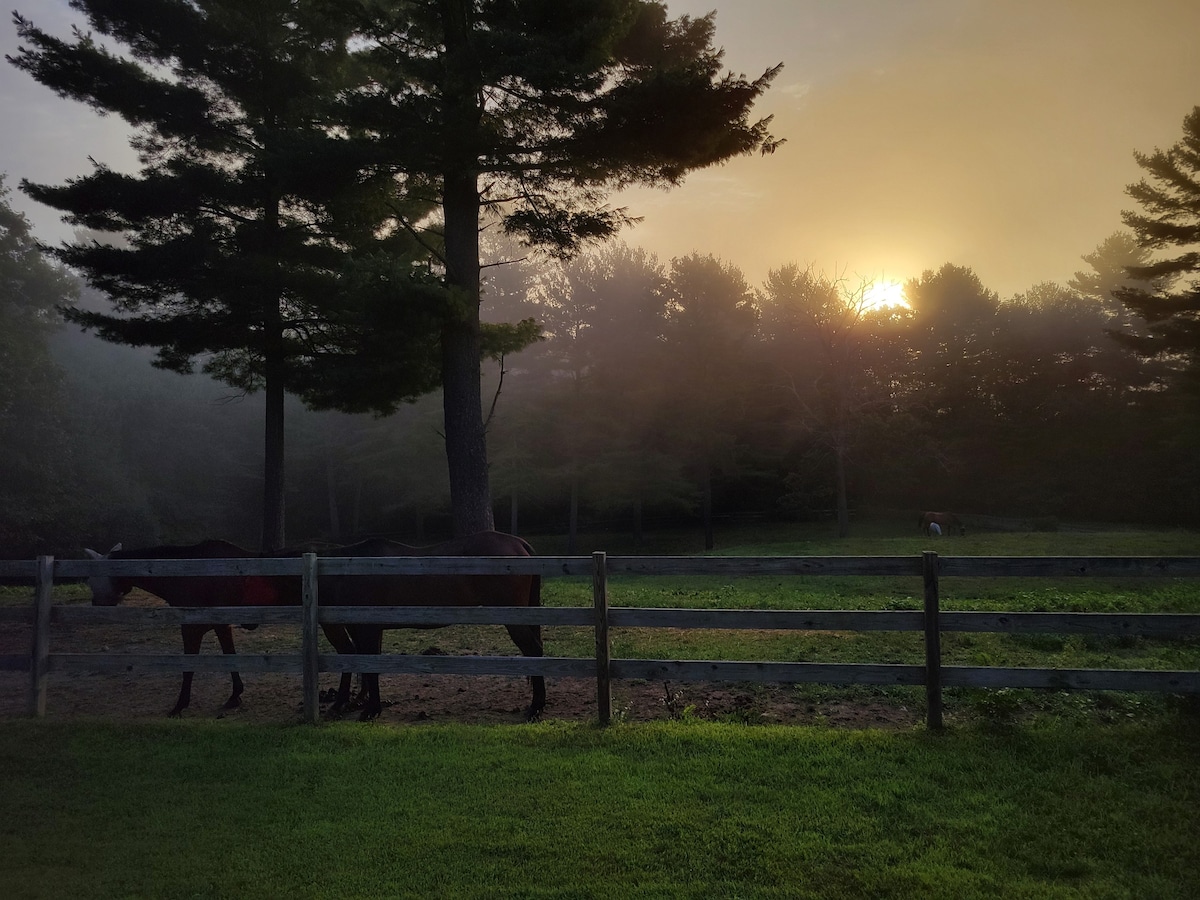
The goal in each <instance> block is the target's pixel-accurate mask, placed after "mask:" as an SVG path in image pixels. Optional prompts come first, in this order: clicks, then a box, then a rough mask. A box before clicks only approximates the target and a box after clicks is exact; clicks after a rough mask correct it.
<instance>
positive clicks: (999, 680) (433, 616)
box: [0, 552, 1200, 728]
mask: <svg viewBox="0 0 1200 900" xmlns="http://www.w3.org/2000/svg"><path fill="white" fill-rule="evenodd" d="M133 574H154V575H161V576H176V577H188V576H195V575H286V576H295V577H298V578H300V579H302V582H303V597H304V602H303V605H302V606H300V607H269V606H250V607H215V608H206V609H178V608H171V607H163V608H155V609H125V608H120V607H107V608H105V607H91V606H86V607H85V606H71V605H57V606H55V605H52V603H51V597H52V589H53V583H54V580H55V579H56V578H80V577H88V576H92V575H133ZM318 574H321V575H366V574H406V575H413V574H477V575H479V574H540V575H543V576H563V575H567V576H587V575H590V576H591V578H592V588H593V591H592V592H593V606H592V607H591V608H588V607H569V608H556V607H537V608H513V607H464V608H446V607H388V608H380V607H323V606H321V605H320V603H319V596H318V590H317V576H318ZM612 575H646V576H653V575H728V576H742V577H744V576H754V575H771V576H801V575H802V576H835V575H866V576H880V577H883V576H912V577H918V578H921V579H922V582H923V586H924V607H923V609H921V610H899V611H890V610H878V611H876V610H868V611H849V610H733V609H650V608H631V607H611V606H609V603H608V579H609V577H610V576H612ZM946 576H952V577H960V576H970V577H1026V578H1029V577H1032V578H1046V577H1059V578H1062V577H1076V576H1078V577H1110V578H1111V577H1118V578H1161V577H1196V576H1200V557H965V556H964V557H940V556H938V555H937V554H936V553H933V552H926V553H924V554H922V555H921V556H919V557H915V556H896V557H642V556H612V557H610V556H607V555H606V554H604V553H595V554H593V555H592V556H591V557H584V556H570V557H522V558H512V557H487V558H463V557H390V558H386V559H365V558H341V557H326V558H318V557H317V556H315V555H313V554H308V555H306V556H304V557H302V558H289V559H238V560H163V559H159V560H134V559H124V560H55V559H53V558H51V557H39V558H38V559H37V560H33V561H16V562H13V561H0V577H9V578H13V577H16V578H29V579H30V580H31V581H32V582H33V583H34V597H33V603H32V605H31V606H30V607H25V608H12V607H10V608H7V609H0V623H3V622H9V623H11V622H19V623H26V624H29V625H32V641H31V647H30V653H29V654H28V655H25V654H20V655H15V654H14V655H7V656H3V655H0V670H7V671H19V672H28V673H29V676H30V687H29V712H30V714H31V715H35V716H38V715H43V714H44V712H45V706H46V689H47V686H46V678H47V676H48V675H49V674H52V673H90V672H126V671H140V672H147V673H158V674H164V673H180V672H183V671H197V672H229V671H232V670H238V671H242V672H280V673H290V674H297V673H299V674H301V675H302V676H303V688H302V690H303V695H304V718H305V719H306V720H307V721H316V718H317V711H318V697H317V695H318V689H317V681H318V678H317V676H318V673H320V672H379V673H389V674H390V673H421V674H465V675H545V676H549V677H574V678H595V679H596V685H597V711H598V717H599V720H600V722H601V723H607V722H608V721H609V720H610V718H611V713H612V681H613V679H632V678H639V679H650V680H667V681H756V682H781V683H806V682H807V683H811V682H819V683H830V684H871V685H911V686H921V685H924V687H925V692H926V698H927V701H928V702H927V721H928V724H929V726H930V727H931V728H940V727H941V725H942V689H943V688H944V687H986V688H1000V687H1026V688H1052V689H1065V690H1113V691H1161V692H1170V693H1200V671H1158V670H1154V671H1150V670H1125V669H1052V668H1004V667H982V666H945V665H942V653H941V633H942V632H945V631H972V632H1007V633H1038V632H1041V633H1058V634H1087V635H1138V636H1147V637H1160V638H1161V637H1196V636H1200V614H1175V613H1020V612H942V611H941V609H940V592H941V588H940V582H941V578H942V577H946ZM186 623H196V624H199V623H217V624H261V625H299V626H300V627H301V646H300V648H299V652H298V653H296V654H286V653H285V654H276V653H272V654H244V653H241V654H238V655H236V656H185V655H183V654H127V653H82V654H79V653H74V654H73V653H53V652H51V648H50V627H51V625H54V624H66V625H76V624H78V625H83V624H162V625H168V624H175V625H177V624H186ZM355 623H385V624H389V625H430V624H440V625H456V624H464V625H465V624H474V625H507V624H540V625H549V626H554V625H558V626H576V627H580V626H582V627H588V628H592V629H594V631H595V645H596V652H595V656H594V657H590V658H589V657H541V658H526V657H519V656H517V657H510V656H490V657H489V656H482V657H453V656H431V657H430V656H413V655H404V654H385V655H381V656H375V655H352V654H347V655H334V654H324V653H321V652H320V648H319V645H318V634H319V627H318V626H319V625H321V624H355ZM613 628H684V629H686V628H704V629H756V630H766V629H792V630H819V631H920V632H923V633H924V640H925V664H924V665H903V664H870V663H845V664H835V663H804V662H765V661H748V662H735V661H716V660H658V659H613V658H612V656H611V640H610V632H611V629H613Z"/></svg>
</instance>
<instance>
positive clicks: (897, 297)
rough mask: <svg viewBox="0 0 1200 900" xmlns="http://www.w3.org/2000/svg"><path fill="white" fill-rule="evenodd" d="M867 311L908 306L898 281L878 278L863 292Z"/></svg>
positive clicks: (902, 286) (902, 288) (901, 285)
mask: <svg viewBox="0 0 1200 900" xmlns="http://www.w3.org/2000/svg"><path fill="white" fill-rule="evenodd" d="M863 301H864V303H865V306H866V308H867V309H883V308H884V307H887V306H904V307H907V306H908V301H907V300H906V299H905V298H904V285H903V284H902V283H901V282H899V281H890V280H887V279H883V278H880V279H878V280H876V281H873V282H872V283H871V284H870V285H868V286H867V288H866V290H865V291H864V292H863Z"/></svg>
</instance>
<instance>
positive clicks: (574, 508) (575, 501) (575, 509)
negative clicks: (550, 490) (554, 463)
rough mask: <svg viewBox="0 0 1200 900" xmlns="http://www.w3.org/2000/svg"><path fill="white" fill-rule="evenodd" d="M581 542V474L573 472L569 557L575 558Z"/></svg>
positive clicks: (568, 544) (568, 528)
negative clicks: (576, 549)
mask: <svg viewBox="0 0 1200 900" xmlns="http://www.w3.org/2000/svg"><path fill="white" fill-rule="evenodd" d="M578 541H579V474H578V473H577V472H575V471H572V472H571V511H570V514H569V521H568V523H567V555H568V556H574V555H575V548H576V547H577V545H578Z"/></svg>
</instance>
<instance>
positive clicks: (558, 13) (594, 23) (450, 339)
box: [350, 0, 778, 532]
mask: <svg viewBox="0 0 1200 900" xmlns="http://www.w3.org/2000/svg"><path fill="white" fill-rule="evenodd" d="M350 6H352V7H355V8H358V9H359V10H360V11H361V13H362V16H363V19H362V21H361V31H362V37H363V38H364V41H365V47H364V50H363V52H364V54H365V55H366V56H367V57H368V58H369V60H370V63H371V64H372V65H373V66H374V69H373V71H374V73H375V74H376V77H378V79H379V83H378V85H377V86H376V89H374V90H372V91H369V92H361V93H359V94H356V95H352V96H351V98H350V99H351V100H353V101H354V102H355V103H356V105H357V115H358V118H357V119H355V120H354V121H356V122H358V123H361V124H362V126H363V127H364V128H367V129H370V130H372V131H373V132H375V133H376V134H377V135H378V136H379V141H380V149H381V157H383V158H385V159H386V160H387V163H388V165H390V167H391V168H392V170H393V171H395V172H396V173H397V174H398V175H399V176H400V177H401V179H402V180H403V181H404V183H405V184H406V185H407V186H408V187H409V188H410V189H411V191H412V192H413V194H414V195H416V196H427V197H434V198H436V199H437V202H438V203H439V204H440V206H441V217H440V228H441V230H442V239H441V241H440V245H436V246H435V245H431V246H430V250H431V252H434V253H435V254H436V255H437V257H438V259H439V263H440V270H441V274H442V276H443V278H444V282H445V287H446V290H447V293H446V297H447V308H448V309H449V310H450V311H451V315H450V316H449V317H448V320H447V323H446V324H445V325H444V327H443V329H442V333H441V368H442V380H443V396H444V405H445V428H446V449H447V461H448V464H449V471H450V483H451V499H452V506H453V510H454V521H455V528H456V530H458V531H459V532H469V531H476V530H479V529H481V528H489V527H491V525H492V510H491V498H490V488H489V481H488V462H487V447H486V442H485V438H484V427H483V422H482V411H481V406H482V397H481V388H480V379H479V359H480V353H481V341H482V337H481V329H480V313H479V303H480V271H479V269H480V252H479V229H480V223H481V217H484V216H486V215H487V214H488V213H492V214H494V215H496V216H498V217H499V218H501V219H502V220H503V222H504V227H505V228H506V230H508V231H509V232H510V233H514V234H519V235H522V236H523V237H524V238H525V239H526V240H528V241H530V242H533V243H537V244H542V245H546V246H548V247H550V248H552V249H553V250H554V251H555V252H557V253H560V254H563V255H570V254H572V253H574V252H575V251H576V250H578V249H579V248H580V247H581V246H582V245H584V244H585V243H587V242H589V241H593V240H602V239H604V238H607V237H609V236H611V235H612V234H614V233H615V232H616V231H617V230H618V229H619V228H620V227H621V226H622V225H624V224H625V223H626V222H628V221H629V217H628V215H627V214H626V213H625V211H624V210H623V209H614V208H612V207H610V206H608V205H607V203H606V199H605V198H606V195H607V193H608V192H609V191H610V190H612V189H615V188H620V187H624V186H627V185H632V184H650V185H672V184H677V183H679V182H680V181H681V180H682V179H683V177H684V176H685V175H686V174H687V173H688V172H690V171H691V170H693V169H696V168H700V167H703V166H709V165H713V164H715V163H719V162H722V161H724V160H726V159H729V158H730V157H733V156H737V155H739V154H745V153H749V152H753V151H757V150H763V151H766V150H771V149H774V147H775V146H776V145H777V143H778V142H777V141H776V140H775V139H774V138H773V137H772V136H771V135H770V133H769V131H768V130H767V127H768V120H765V119H764V120H761V121H757V122H755V121H751V120H750V119H749V114H750V109H751V106H752V105H753V103H754V101H755V100H756V99H757V98H758V97H759V96H760V95H761V94H762V92H763V91H764V90H766V88H767V86H768V85H769V83H770V82H771V80H772V79H773V78H774V76H775V74H776V72H777V71H778V67H776V68H773V69H770V70H768V71H767V72H765V73H764V74H763V75H762V76H761V77H760V78H757V79H754V80H747V79H745V78H744V77H741V76H734V75H729V74H722V69H721V53H720V51H718V50H715V49H714V48H713V46H712V37H713V16H711V15H709V16H705V17H703V18H699V19H691V18H689V17H686V16H684V17H681V18H679V19H677V20H670V19H668V18H667V11H666V7H665V5H663V4H661V3H657V2H648V0H601V2H597V0H561V2H557V3H545V2H540V0H527V2H526V0H516V2H506V3H493V2H482V0H446V2H442V3H406V4H393V5H384V6H379V5H376V4H370V3H365V2H364V3H352V4H350ZM419 225H420V223H419V222H413V221H404V222H403V223H402V227H407V228H410V229H416V227H417V226H419Z"/></svg>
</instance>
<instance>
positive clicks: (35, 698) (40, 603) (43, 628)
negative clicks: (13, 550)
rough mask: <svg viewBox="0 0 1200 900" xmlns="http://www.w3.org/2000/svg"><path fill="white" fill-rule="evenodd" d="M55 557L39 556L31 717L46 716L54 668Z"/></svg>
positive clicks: (31, 657)
mask: <svg viewBox="0 0 1200 900" xmlns="http://www.w3.org/2000/svg"><path fill="white" fill-rule="evenodd" d="M53 597H54V557H53V556H39V557H38V559H37V573H36V575H35V576H34V591H33V650H32V653H31V654H30V656H29V715H31V716H34V717H36V718H39V719H40V718H41V717H42V716H44V715H46V672H47V670H48V669H49V668H50V601H51V600H52V599H53Z"/></svg>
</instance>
